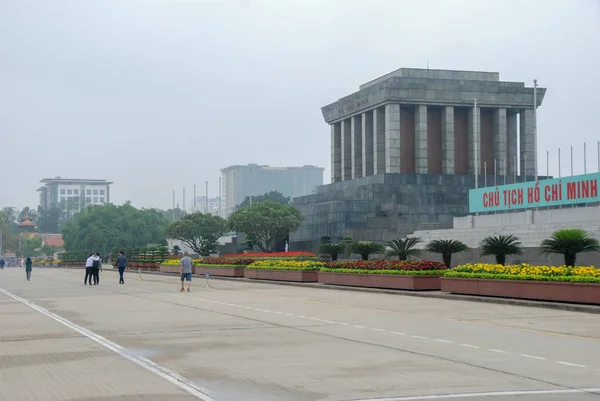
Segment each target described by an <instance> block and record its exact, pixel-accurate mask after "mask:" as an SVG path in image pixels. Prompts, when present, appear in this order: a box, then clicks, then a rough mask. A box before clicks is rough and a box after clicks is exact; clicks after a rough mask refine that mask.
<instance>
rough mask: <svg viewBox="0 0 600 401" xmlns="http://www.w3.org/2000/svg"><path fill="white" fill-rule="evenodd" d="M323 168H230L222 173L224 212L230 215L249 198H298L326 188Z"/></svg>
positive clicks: (249, 166)
mask: <svg viewBox="0 0 600 401" xmlns="http://www.w3.org/2000/svg"><path fill="white" fill-rule="evenodd" d="M324 170H325V169H324V168H323V167H317V166H302V167H270V166H259V165H258V164H248V165H245V166H230V167H227V168H224V169H222V170H221V176H222V184H221V185H222V193H223V202H224V204H225V208H224V209H225V210H224V212H223V217H227V216H229V215H230V214H231V213H232V212H233V211H235V208H236V206H237V205H239V204H240V203H242V202H243V201H244V199H246V197H247V196H251V195H252V196H257V195H263V194H265V193H267V192H271V191H278V192H281V193H282V194H283V195H284V196H289V197H290V198H292V199H293V198H296V197H298V196H304V195H310V194H311V193H313V191H315V189H316V187H318V186H319V185H323V171H324Z"/></svg>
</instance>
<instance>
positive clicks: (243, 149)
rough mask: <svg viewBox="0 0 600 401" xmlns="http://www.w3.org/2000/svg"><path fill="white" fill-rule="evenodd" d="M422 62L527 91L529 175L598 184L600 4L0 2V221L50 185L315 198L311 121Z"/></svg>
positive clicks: (317, 155) (139, 194)
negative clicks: (236, 177)
mask: <svg viewBox="0 0 600 401" xmlns="http://www.w3.org/2000/svg"><path fill="white" fill-rule="evenodd" d="M427 62H429V66H430V68H436V69H465V70H471V69H472V70H483V71H497V72H500V79H501V80H509V81H521V82H526V83H527V85H528V86H532V81H533V79H534V78H537V79H538V82H539V84H540V85H541V86H544V87H547V88H548V92H547V93H546V97H545V99H544V104H543V105H542V107H541V108H540V109H539V113H538V147H539V151H540V166H539V169H540V174H543V173H545V152H546V150H547V149H551V151H552V156H553V158H554V159H556V158H557V156H556V153H557V150H556V149H557V148H558V147H562V148H563V149H565V150H564V151H563V155H564V157H563V160H562V161H563V163H562V165H563V174H564V172H565V171H568V169H569V160H568V148H569V146H570V145H574V146H575V147H576V152H579V153H578V157H577V158H576V161H575V172H576V173H581V172H583V163H582V161H581V159H582V154H583V153H582V152H583V142H585V141H587V143H588V150H589V152H588V156H589V157H588V166H589V168H588V171H590V170H592V169H593V170H594V171H595V169H596V143H597V140H600V124H599V122H598V116H599V115H600V100H599V99H600V1H599V0H563V1H557V0H544V1H522V0H518V1H512V0H511V1H507V0H502V1H482V0H462V1H459V0H457V1H448V0H444V1H442V0H440V1H424V0H414V1H408V0H406V1H401V0H389V1H384V0H380V1H376V0H373V1H368V0H363V1H353V0H314V1H308V0H303V1H287V0H273V1H253V0H246V1H233V0H232V1H225V0H223V1H200V0H196V1H194V0H188V1H175V0H172V1H168V0H139V1H133V0H97V1H85V0H72V1H60V0H43V1H41V0H30V1H25V0H0V161H1V164H0V206H17V207H23V206H26V205H27V206H33V207H35V206H37V204H38V194H37V192H36V189H37V188H38V187H39V186H40V185H41V184H39V181H40V179H42V178H44V177H53V176H56V175H60V176H61V177H64V178H68V177H72V178H107V179H109V180H111V181H114V185H113V187H112V201H113V202H114V203H122V202H124V201H126V200H131V201H132V202H133V204H134V205H136V206H144V207H161V208H168V207H170V205H171V202H172V191H173V190H176V191H177V198H178V200H177V201H178V202H181V192H182V191H181V190H182V188H183V187H186V188H187V191H188V194H189V195H190V196H191V193H192V188H193V185H194V184H197V185H198V187H199V188H204V182H205V180H208V181H209V185H210V188H209V190H210V192H211V193H210V194H209V195H211V196H212V195H216V193H217V188H218V177H219V175H220V172H219V171H220V169H221V168H223V167H226V166H228V165H232V164H246V163H259V164H269V165H272V166H294V165H305V164H315V165H319V166H323V167H325V168H326V170H325V181H326V182H328V181H329V177H330V172H329V166H330V160H329V157H330V144H329V127H328V126H327V124H325V123H324V121H323V118H322V115H321V112H320V107H321V106H324V105H326V104H329V103H331V102H333V101H335V100H337V99H338V98H340V97H342V96H345V95H348V94H350V93H352V92H354V91H356V90H357V89H358V85H359V84H362V83H364V82H367V81H369V80H371V79H374V78H376V77H378V76H380V75H383V74H385V73H387V72H390V71H392V70H395V69H397V68H400V67H421V68H424V67H426V66H427ZM553 164H554V165H555V164H556V160H554V161H553ZM550 173H551V174H557V171H556V168H555V167H554V171H552V168H551V171H550ZM199 191H200V190H199ZM188 202H189V200H188Z"/></svg>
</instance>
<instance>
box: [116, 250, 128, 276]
mask: <svg viewBox="0 0 600 401" xmlns="http://www.w3.org/2000/svg"><path fill="white" fill-rule="evenodd" d="M126 267H127V258H126V257H125V255H123V251H121V252H119V257H118V258H117V268H118V269H119V284H125V281H124V280H123V273H124V272H125V268H126Z"/></svg>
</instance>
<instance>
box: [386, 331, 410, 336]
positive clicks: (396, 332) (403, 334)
mask: <svg viewBox="0 0 600 401" xmlns="http://www.w3.org/2000/svg"><path fill="white" fill-rule="evenodd" d="M390 333H392V334H397V335H399V336H405V335H406V333H401V332H399V331H390Z"/></svg>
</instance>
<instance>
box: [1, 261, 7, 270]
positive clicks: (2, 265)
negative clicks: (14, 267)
mask: <svg viewBox="0 0 600 401" xmlns="http://www.w3.org/2000/svg"><path fill="white" fill-rule="evenodd" d="M5 264H6V262H5V261H4V258H0V269H2V270H4V265H5Z"/></svg>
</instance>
